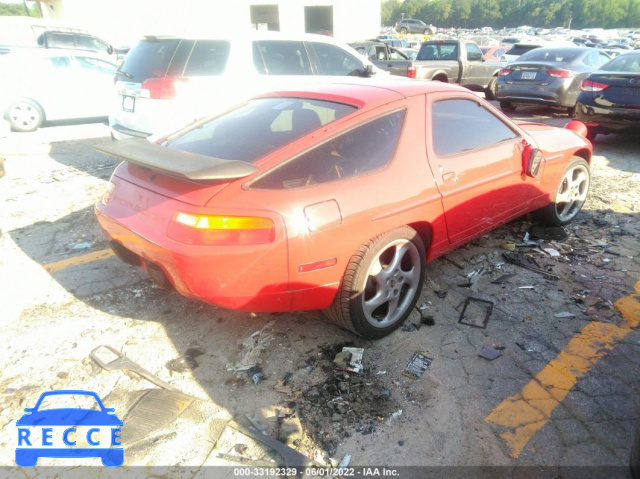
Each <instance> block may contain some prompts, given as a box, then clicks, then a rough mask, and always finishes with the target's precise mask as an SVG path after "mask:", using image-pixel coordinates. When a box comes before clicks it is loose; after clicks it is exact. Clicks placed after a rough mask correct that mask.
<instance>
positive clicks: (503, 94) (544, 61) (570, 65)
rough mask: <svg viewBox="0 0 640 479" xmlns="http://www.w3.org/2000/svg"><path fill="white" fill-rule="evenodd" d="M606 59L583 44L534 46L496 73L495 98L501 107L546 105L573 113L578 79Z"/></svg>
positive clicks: (578, 85) (605, 56) (599, 51)
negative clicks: (547, 46) (550, 46)
mask: <svg viewBox="0 0 640 479" xmlns="http://www.w3.org/2000/svg"><path fill="white" fill-rule="evenodd" d="M609 60H610V58H609V56H608V55H607V54H606V53H604V52H602V51H601V50H596V49H593V48H587V47H553V48H536V49H535V50H531V51H529V52H527V53H525V54H523V55H522V56H520V57H519V58H518V60H517V61H515V62H512V63H509V64H508V65H507V66H506V67H504V68H503V69H502V70H500V72H499V73H498V82H497V87H496V100H498V101H499V102H500V108H501V109H502V110H503V111H514V110H515V109H516V106H517V105H548V106H550V107H554V108H563V109H566V111H567V112H568V113H569V116H573V112H574V111H575V106H576V99H577V97H578V93H579V92H580V82H581V81H582V79H583V78H585V77H586V76H587V75H588V74H589V73H591V72H592V71H593V70H596V69H598V68H599V67H600V66H601V65H603V64H605V63H606V62H608V61H609Z"/></svg>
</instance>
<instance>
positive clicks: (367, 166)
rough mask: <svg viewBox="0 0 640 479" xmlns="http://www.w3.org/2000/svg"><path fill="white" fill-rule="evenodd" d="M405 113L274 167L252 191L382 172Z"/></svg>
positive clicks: (309, 184)
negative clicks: (379, 170) (370, 172)
mask: <svg viewBox="0 0 640 479" xmlns="http://www.w3.org/2000/svg"><path fill="white" fill-rule="evenodd" d="M404 116H405V110H398V111H394V112H393V113H390V114H387V115H385V116H383V117H380V118H376V119H375V120H371V121H369V122H368V123H365V124H364V125H361V126H359V127H357V128H354V129H353V130H350V131H348V132H346V133H343V134H342V135H340V136H337V137H335V138H333V139H331V140H329V141H327V142H325V143H323V144H321V145H319V146H317V147H315V148H313V149H312V150H310V151H307V152H306V153H303V154H302V155H300V156H298V157H297V158H294V159H292V160H291V161H288V162H286V163H285V164H283V165H282V166H280V167H276V168H275V169H274V170H272V171H271V172H269V173H267V174H266V175H265V176H263V177H262V178H259V179H258V180H257V181H255V182H254V183H253V184H252V185H251V187H252V188H261V189H270V190H282V189H287V188H299V187H304V186H311V185H315V184H318V183H328V182H331V181H336V180H343V179H346V178H351V177H353V176H357V175H360V174H363V173H366V172H369V171H373V170H377V169H379V168H382V167H383V166H385V165H386V164H387V163H389V162H390V161H391V158H393V154H394V152H395V150H396V146H397V144H398V139H399V138H400V131H401V130H402V124H403V121H404Z"/></svg>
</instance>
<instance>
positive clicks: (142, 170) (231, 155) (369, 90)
mask: <svg viewBox="0 0 640 479" xmlns="http://www.w3.org/2000/svg"><path fill="white" fill-rule="evenodd" d="M585 134H586V127H585V126H584V125H583V124H582V123H580V122H577V121H573V122H571V123H570V124H568V129H558V128H553V127H550V126H546V125H542V124H537V123H514V122H513V121H511V120H510V119H509V118H508V117H506V116H505V115H503V114H502V113H501V112H499V111H498V110H496V109H495V108H494V107H492V106H491V105H490V104H488V103H486V102H485V101H484V100H482V99H480V98H478V97H477V96H476V95H474V94H473V93H471V92H469V91H468V90H466V89H464V88H460V87H457V86H453V85H447V84H444V83H440V82H417V81H400V80H381V81H380V82H377V83H374V84H371V83H370V82H369V83H359V82H358V81H357V80H354V81H353V82H348V83H332V84H323V85H313V86H309V85H305V86H304V87H302V88H301V89H300V90H295V91H281V92H277V93H270V94H268V95H264V96H261V97H259V98H255V99H253V100H251V101H248V102H247V103H244V104H242V105H240V106H238V107H237V108H235V109H233V110H232V111H229V112H226V113H224V114H222V115H220V116H216V117H213V118H207V119H205V120H202V121H200V122H198V123H196V124H192V125H189V126H188V127H186V128H185V129H183V130H181V131H179V132H177V133H175V134H172V135H170V136H167V137H164V138H161V139H159V140H157V141H155V143H150V142H149V141H146V140H142V139H132V140H126V141H120V142H117V143H113V144H111V145H108V146H103V147H100V148H98V149H99V150H100V151H103V152H104V153H106V154H108V155H111V156H113V157H116V158H119V159H122V160H124V162H123V163H122V164H120V165H119V166H118V167H117V168H116V170H115V171H114V173H113V176H112V178H111V182H110V183H109V186H108V189H107V191H106V193H105V195H104V197H103V198H102V200H101V201H100V202H98V204H97V205H96V213H97V216H98V220H99V222H100V224H101V226H102V228H103V229H104V232H105V234H106V236H107V238H108V239H109V241H110V244H111V246H112V248H113V249H114V251H115V252H116V254H117V255H118V256H119V257H120V258H121V259H122V260H124V261H126V262H127V263H131V264H135V265H139V266H142V267H143V268H145V269H146V270H147V271H148V272H149V273H150V275H151V276H152V277H153V278H154V279H155V280H156V281H157V282H159V283H160V284H163V285H165V286H170V287H174V288H176V289H177V290H178V291H179V292H180V293H181V294H183V295H185V296H188V297H190V298H197V299H200V300H202V301H206V302H208V303H211V304H215V305H218V306H221V307H225V308H231V309H238V310H247V311H263V312H266V311H296V310H310V309H325V310H326V313H327V316H328V317H329V318H330V319H331V320H332V321H334V322H335V323H337V324H339V325H340V326H342V327H344V328H347V329H349V330H351V331H353V332H355V333H357V334H359V335H361V336H364V337H366V338H380V337H383V336H385V335H387V334H389V333H390V332H391V331H393V330H394V329H395V328H397V327H398V326H399V325H401V324H402V323H403V321H404V320H405V319H406V318H407V316H408V315H409V313H410V312H411V310H412V308H413V307H414V305H415V303H416V301H417V300H418V297H419V295H420V291H421V289H422V285H423V283H424V278H425V269H426V265H427V263H428V262H429V261H431V260H433V259H434V258H437V257H438V256H440V255H442V254H444V253H446V252H447V251H450V250H451V249H453V248H455V247H456V246H458V245H460V244H462V243H464V242H466V241H469V240H470V239H472V238H474V237H476V236H478V235H480V234H482V233H484V232H486V231H488V230H490V229H493V228H496V227H497V226H499V225H500V224H503V223H505V222H506V221H509V220H511V219H513V218H516V217H518V216H520V215H522V214H524V213H527V212H531V211H535V212H536V214H537V215H538V217H539V218H540V219H541V220H543V221H546V222H548V223H551V224H554V225H562V224H565V223H567V222H569V221H571V220H572V219H573V218H574V217H575V216H576V215H577V214H578V212H579V211H580V208H581V207H582V204H583V203H584V201H585V199H586V195H587V191H588V189H589V178H590V177H589V162H590V160H591V154H592V151H591V144H590V143H589V142H588V141H586V140H585V139H584V135H585Z"/></svg>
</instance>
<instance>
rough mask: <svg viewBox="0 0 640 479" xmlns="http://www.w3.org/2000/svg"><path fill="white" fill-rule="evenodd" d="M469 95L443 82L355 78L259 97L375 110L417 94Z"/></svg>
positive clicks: (462, 89) (465, 91)
mask: <svg viewBox="0 0 640 479" xmlns="http://www.w3.org/2000/svg"><path fill="white" fill-rule="evenodd" d="M442 91H449V92H458V93H469V90H467V89H466V88H462V87H460V86H458V85H450V84H448V83H443V82H422V81H416V80H412V79H408V78H407V79H403V78H401V77H400V78H398V79H386V78H385V79H374V80H372V79H355V78H354V79H353V80H351V79H350V80H343V81H337V80H336V81H327V82H314V83H310V84H307V85H305V86H304V87H303V88H300V89H294V88H292V89H287V90H277V91H273V92H269V93H265V94H262V95H258V96H257V97H256V98H269V97H274V96H280V97H301V98H317V99H325V100H328V101H336V102H340V103H346V104H350V105H355V106H358V107H359V108H366V109H372V108H376V107H378V106H382V105H385V104H387V103H390V102H394V101H398V100H401V99H403V98H408V97H411V96H415V95H421V94H426V93H433V92H442Z"/></svg>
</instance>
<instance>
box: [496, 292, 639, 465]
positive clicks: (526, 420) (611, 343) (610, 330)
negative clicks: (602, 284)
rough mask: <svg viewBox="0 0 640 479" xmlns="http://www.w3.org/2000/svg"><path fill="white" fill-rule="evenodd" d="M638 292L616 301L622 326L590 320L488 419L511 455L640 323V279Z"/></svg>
mask: <svg viewBox="0 0 640 479" xmlns="http://www.w3.org/2000/svg"><path fill="white" fill-rule="evenodd" d="M635 291H636V294H633V295H629V296H625V297H624V298H621V299H619V300H618V301H616V303H615V306H616V307H617V308H618V309H619V310H620V312H621V313H622V316H623V317H624V318H625V320H626V324H625V325H623V326H615V325H613V324H608V323H597V322H593V323H589V324H588V325H587V326H585V327H584V328H582V331H580V332H579V333H578V334H576V335H575V336H574V337H573V338H572V339H571V340H570V341H569V343H568V344H567V345H566V346H565V348H564V349H563V350H562V351H561V352H560V353H559V354H558V356H557V357H556V358H555V359H554V360H553V361H551V362H550V363H549V364H547V365H546V366H545V367H544V368H543V369H542V370H541V371H540V372H539V373H538V374H537V375H536V377H535V378H533V379H532V380H531V381H530V382H529V383H528V384H527V385H526V386H525V387H524V388H522V391H520V392H519V393H518V394H515V395H513V396H511V397H509V398H507V399H505V400H504V401H503V402H502V403H501V404H499V405H498V406H497V407H496V408H495V409H494V410H493V411H491V413H490V414H489V415H488V416H487V417H486V418H485V422H487V423H489V424H493V425H495V426H498V427H499V428H500V429H503V430H504V431H503V432H502V433H501V434H500V437H502V439H503V440H504V441H505V443H506V445H507V447H508V448H509V450H510V452H511V456H512V457H514V458H516V457H519V456H520V453H522V450H523V449H524V448H525V446H526V445H527V443H528V442H529V441H530V440H531V438H532V437H533V436H534V435H535V434H536V432H538V431H539V430H540V429H541V428H542V427H543V426H544V425H545V424H547V423H548V422H549V421H550V420H551V413H552V412H553V410H554V409H555V408H556V407H557V406H558V405H559V404H560V403H561V402H562V401H563V400H564V398H565V397H566V396H567V394H569V391H570V390H571V389H572V388H573V386H575V384H576V383H577V382H578V380H579V379H580V378H581V377H582V376H584V375H585V374H586V373H587V372H588V371H589V369H591V367H592V366H593V365H594V364H596V363H597V362H598V361H599V360H600V359H601V358H602V357H604V356H605V355H606V354H607V353H608V352H609V351H610V350H611V349H613V348H615V347H616V345H617V344H618V343H619V342H620V341H622V340H623V339H624V338H625V336H627V334H629V333H630V332H631V331H633V329H634V328H637V327H638V325H639V324H640V281H638V282H637V283H636V285H635Z"/></svg>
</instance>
